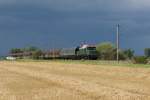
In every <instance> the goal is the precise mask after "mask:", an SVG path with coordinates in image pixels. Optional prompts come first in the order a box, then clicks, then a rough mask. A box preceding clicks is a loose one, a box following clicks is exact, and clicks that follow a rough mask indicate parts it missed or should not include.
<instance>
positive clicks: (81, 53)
mask: <svg viewBox="0 0 150 100" xmlns="http://www.w3.org/2000/svg"><path fill="white" fill-rule="evenodd" d="M33 55H35V53H34V52H21V53H11V54H10V55H9V56H11V57H15V58H19V59H20V58H33ZM37 58H39V59H74V60H80V59H89V60H96V59H97V58H98V53H97V51H96V47H95V46H91V45H82V46H78V47H76V48H71V49H57V50H50V51H46V52H44V51H42V53H41V55H38V57H37Z"/></svg>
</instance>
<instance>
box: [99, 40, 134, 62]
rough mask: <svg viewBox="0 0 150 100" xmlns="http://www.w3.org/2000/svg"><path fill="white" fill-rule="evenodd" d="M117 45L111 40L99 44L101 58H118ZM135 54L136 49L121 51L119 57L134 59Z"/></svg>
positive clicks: (121, 58)
mask: <svg viewBox="0 0 150 100" xmlns="http://www.w3.org/2000/svg"><path fill="white" fill-rule="evenodd" d="M116 51H117V49H116V47H115V46H114V44H112V43H110V42H104V43H100V44H98V45H97V52H98V54H99V59H101V60H116V55H117V54H116ZM133 56H134V51H133V50H132V49H127V50H121V49H120V51H119V59H120V60H127V59H132V58H133Z"/></svg>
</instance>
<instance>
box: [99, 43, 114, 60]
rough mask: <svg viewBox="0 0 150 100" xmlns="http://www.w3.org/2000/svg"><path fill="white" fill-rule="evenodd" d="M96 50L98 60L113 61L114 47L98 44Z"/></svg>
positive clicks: (109, 44) (108, 44)
mask: <svg viewBox="0 0 150 100" xmlns="http://www.w3.org/2000/svg"><path fill="white" fill-rule="evenodd" d="M96 49H97V51H98V54H99V58H100V59H103V60H113V59H114V58H115V51H116V50H115V46H114V45H113V44H112V43H110V42H104V43H101V44H98V45H97V46H96Z"/></svg>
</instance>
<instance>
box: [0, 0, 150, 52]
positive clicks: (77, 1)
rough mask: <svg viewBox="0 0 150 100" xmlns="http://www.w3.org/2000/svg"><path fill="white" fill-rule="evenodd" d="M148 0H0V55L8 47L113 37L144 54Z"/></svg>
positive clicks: (149, 29)
mask: <svg viewBox="0 0 150 100" xmlns="http://www.w3.org/2000/svg"><path fill="white" fill-rule="evenodd" d="M149 9H150V0H0V46H1V47H0V55H6V54H7V53H8V51H9V50H10V49H11V48H22V47H28V46H37V47H40V48H42V49H47V50H48V49H50V48H71V47H75V46H78V45H80V43H82V42H85V43H88V44H98V43H101V42H104V41H110V42H113V43H115V42H116V25H117V24H120V47H121V49H127V48H131V49H134V50H135V53H136V54H137V55H142V54H143V52H144V51H143V50H144V48H147V47H150V13H149Z"/></svg>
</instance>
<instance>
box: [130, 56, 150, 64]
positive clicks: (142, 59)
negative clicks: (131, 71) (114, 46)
mask: <svg viewBox="0 0 150 100" xmlns="http://www.w3.org/2000/svg"><path fill="white" fill-rule="evenodd" d="M133 63H135V64H147V63H148V60H147V58H146V57H145V56H137V57H134V58H133Z"/></svg>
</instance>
